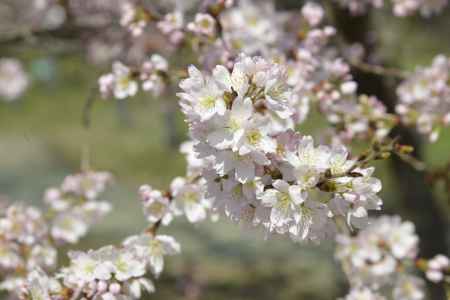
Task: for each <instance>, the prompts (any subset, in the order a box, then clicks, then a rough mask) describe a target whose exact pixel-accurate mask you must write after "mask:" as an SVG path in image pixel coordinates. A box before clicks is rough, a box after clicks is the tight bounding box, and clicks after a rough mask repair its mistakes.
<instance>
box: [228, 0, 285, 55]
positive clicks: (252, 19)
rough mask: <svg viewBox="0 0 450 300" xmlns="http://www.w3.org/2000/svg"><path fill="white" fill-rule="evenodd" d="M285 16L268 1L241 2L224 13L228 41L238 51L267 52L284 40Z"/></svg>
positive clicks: (249, 52)
mask: <svg viewBox="0 0 450 300" xmlns="http://www.w3.org/2000/svg"><path fill="white" fill-rule="evenodd" d="M283 19H285V17H284V16H283V15H281V14H280V13H277V12H276V11H275V8H274V5H273V3H271V2H267V1H250V0H244V1H239V2H238V5H237V6H236V7H233V8H230V9H228V10H226V11H225V12H223V13H222V14H221V16H220V22H221V24H222V27H223V37H224V40H225V42H226V44H227V45H228V46H229V48H231V49H230V50H233V51H234V52H236V53H241V52H242V53H246V54H248V55H255V54H258V53H259V54H263V53H265V54H267V53H269V52H270V49H271V48H273V47H274V45H276V43H277V42H280V37H281V36H282V33H283V29H282V26H281V21H282V20H283Z"/></svg>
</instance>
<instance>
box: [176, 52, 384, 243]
mask: <svg viewBox="0 0 450 300" xmlns="http://www.w3.org/2000/svg"><path fill="white" fill-rule="evenodd" d="M287 75H288V74H287V70H286V68H285V65H284V64H283V63H276V62H272V61H269V60H265V59H263V58H261V57H248V56H245V55H242V56H240V57H239V58H238V59H237V60H236V61H235V63H234V66H233V67H232V68H231V69H228V68H226V67H225V66H222V65H218V66H216V67H215V68H214V69H213V71H212V74H206V73H202V72H200V71H199V70H198V69H197V68H195V67H193V66H191V67H190V68H189V77H188V78H186V79H184V80H183V81H181V83H180V87H181V89H182V93H179V94H178V96H179V97H180V105H181V108H182V111H183V113H184V114H185V116H186V120H187V123H188V125H189V130H190V135H191V138H192V142H191V144H190V145H191V146H190V147H189V148H186V149H185V151H188V152H187V153H188V157H191V158H190V159H189V160H188V163H189V164H191V163H192V164H195V166H194V165H193V166H190V165H188V170H193V169H195V170H196V171H195V172H196V174H199V175H200V176H201V180H199V181H198V182H197V183H196V184H195V185H194V186H191V187H190V190H191V192H192V191H193V188H194V187H195V189H194V190H197V189H198V184H201V183H202V181H204V182H205V186H206V198H207V199H208V200H209V201H211V203H212V210H213V211H218V212H223V213H224V214H225V215H226V216H228V217H230V218H231V219H232V220H235V221H241V220H242V221H245V222H246V223H249V224H253V225H260V226H263V227H264V228H265V229H266V230H267V231H269V232H275V233H279V234H288V235H289V236H290V237H291V238H292V239H293V240H295V241H303V240H315V241H319V240H321V239H326V238H330V237H332V236H334V234H335V233H336V231H337V230H336V225H335V222H334V220H333V218H334V217H335V216H343V217H345V218H346V219H347V220H348V225H349V226H354V227H357V228H361V227H364V225H365V224H366V223H367V219H368V218H367V217H368V211H369V210H378V209H380V207H381V203H382V201H381V199H380V198H379V197H378V196H377V193H378V192H379V191H380V190H381V184H380V181H379V180H378V179H376V178H373V177H372V174H373V170H374V169H373V168H358V167H357V165H356V161H355V160H353V159H351V158H350V156H349V154H348V152H347V150H346V149H345V147H341V148H339V147H328V146H325V145H320V146H317V147H316V146H314V144H313V140H312V138H311V137H300V135H295V134H292V130H293V127H294V123H295V121H294V120H293V119H294V118H297V117H298V116H296V115H295V113H294V112H295V109H294V108H293V105H295V104H297V103H298V102H296V101H294V100H293V99H294V93H293V90H292V88H291V86H290V84H288V83H287V80H288V76H287ZM352 91H353V89H352ZM192 158H195V159H192ZM351 171H354V172H355V173H357V174H358V176H354V175H350V174H349V172H351ZM328 174H331V175H328ZM181 186H183V185H181ZM196 194H198V193H196ZM312 195H314V196H312ZM193 198H194V197H193ZM195 199H200V198H199V197H198V196H196V197H195ZM196 208H200V206H196ZM196 211H197V212H198V213H200V212H201V214H200V215H202V218H203V212H202V210H196Z"/></svg>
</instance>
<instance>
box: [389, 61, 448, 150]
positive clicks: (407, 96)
mask: <svg viewBox="0 0 450 300" xmlns="http://www.w3.org/2000/svg"><path fill="white" fill-rule="evenodd" d="M449 79H450V59H449V58H447V57H445V56H443V55H438V56H436V57H435V58H434V60H433V63H432V64H431V66H430V67H427V68H419V69H418V70H416V72H415V73H413V74H412V75H411V76H410V77H409V78H407V79H406V80H405V81H404V82H402V83H401V84H400V86H399V87H398V89H397V94H398V97H399V103H398V104H397V106H396V111H397V113H398V114H399V115H400V116H401V118H402V121H403V122H405V123H406V124H408V125H416V126H417V129H418V131H419V132H420V133H422V134H426V135H428V136H429V139H430V140H431V141H432V142H434V141H436V140H437V139H438V137H439V131H440V129H441V128H442V127H444V126H448V125H449V124H450V85H449Z"/></svg>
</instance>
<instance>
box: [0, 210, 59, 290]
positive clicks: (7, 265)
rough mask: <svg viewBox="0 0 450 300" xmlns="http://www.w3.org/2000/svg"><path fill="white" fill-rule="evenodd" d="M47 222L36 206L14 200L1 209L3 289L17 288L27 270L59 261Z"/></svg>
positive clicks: (0, 275)
mask: <svg viewBox="0 0 450 300" xmlns="http://www.w3.org/2000/svg"><path fill="white" fill-rule="evenodd" d="M56 258H57V252H56V249H55V248H54V247H53V245H52V242H51V239H50V236H49V228H48V225H47V222H46V220H45V218H44V216H43V215H42V213H41V212H40V211H39V210H38V209H37V208H35V207H32V206H25V205H22V204H12V205H9V206H7V207H5V209H4V210H2V211H1V212H0V290H6V291H9V292H11V293H14V292H17V290H18V288H19V287H20V286H21V285H22V284H23V283H24V281H25V277H26V274H27V273H28V272H30V271H31V270H33V269H35V268H38V267H39V268H44V269H51V268H53V267H54V266H55V264H56Z"/></svg>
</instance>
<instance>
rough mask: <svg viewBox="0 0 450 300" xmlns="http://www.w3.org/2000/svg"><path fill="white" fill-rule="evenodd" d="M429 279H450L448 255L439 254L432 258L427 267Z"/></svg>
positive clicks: (436, 280)
mask: <svg viewBox="0 0 450 300" xmlns="http://www.w3.org/2000/svg"><path fill="white" fill-rule="evenodd" d="M425 275H426V277H427V279H428V280H430V281H432V282H435V283H438V282H441V281H443V280H446V281H447V282H449V281H450V260H449V258H448V257H447V256H445V255H442V254H438V255H436V256H435V257H433V258H432V259H430V260H429V261H428V262H427V264H426V268H425Z"/></svg>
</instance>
